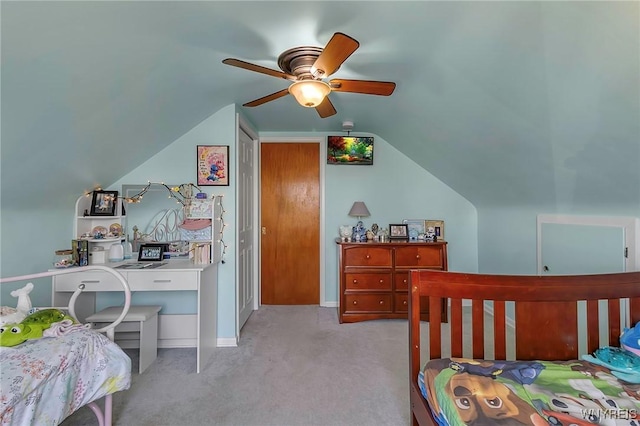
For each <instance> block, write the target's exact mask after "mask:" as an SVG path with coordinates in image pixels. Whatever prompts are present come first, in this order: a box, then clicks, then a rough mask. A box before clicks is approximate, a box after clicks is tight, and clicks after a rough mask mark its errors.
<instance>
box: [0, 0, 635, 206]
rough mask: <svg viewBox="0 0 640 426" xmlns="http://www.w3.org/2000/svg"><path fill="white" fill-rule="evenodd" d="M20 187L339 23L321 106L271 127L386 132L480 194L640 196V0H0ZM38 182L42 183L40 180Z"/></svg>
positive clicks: (86, 178)
mask: <svg viewBox="0 0 640 426" xmlns="http://www.w3.org/2000/svg"><path fill="white" fill-rule="evenodd" d="M0 14H1V19H2V21H1V25H2V27H1V31H2V33H1V36H2V52H1V60H2V70H1V71H2V75H1V108H2V109H1V114H2V115H1V118H2V128H1V137H2V140H1V143H2V145H1V151H0V153H1V174H2V175H1V177H2V179H1V185H2V187H1V189H2V202H3V203H4V205H5V206H6V205H7V204H6V203H11V205H26V204H28V203H29V202H34V203H35V202H38V203H41V202H43V201H46V197H55V192H52V191H51V188H53V187H62V186H64V187H65V188H67V189H68V191H70V192H72V193H74V192H75V193H80V192H81V191H83V190H85V189H89V188H91V187H92V186H93V185H94V184H95V183H102V184H105V183H110V182H113V181H116V180H117V179H118V178H119V177H121V176H122V175H124V174H126V173H127V172H129V171H130V170H131V169H133V168H135V167H136V166H137V165H139V164H140V163H142V162H143V161H145V160H146V159H147V158H149V157H150V156H152V155H153V154H155V153H156V152H158V151H159V150H161V149H163V148H164V147H165V146H167V145H168V144H170V143H171V142H173V141H174V140H175V139H177V138H178V137H179V136H181V135H182V134H184V133H186V132H187V131H188V130H189V129H191V128H192V127H194V126H195V125H197V124H198V123H199V122H200V121H202V120H203V119H205V118H206V117H208V116H209V115H211V114H213V113H215V112H216V111H218V110H219V109H220V108H222V107H224V106H227V105H229V104H233V103H235V104H238V105H241V104H243V103H245V102H248V101H251V100H254V99H256V98H259V97H262V96H264V95H267V94H270V93H273V92H275V91H278V90H280V89H283V88H285V87H286V81H284V80H281V79H277V78H272V77H269V76H266V75H262V74H258V73H252V72H249V71H246V70H242V69H238V68H233V67H229V66H226V65H223V64H222V62H221V61H222V60H223V59H225V58H227V57H235V58H238V59H242V60H245V61H249V62H253V63H256V64H259V65H262V66H266V67H269V68H273V69H277V63H276V58H277V57H278V55H279V54H280V53H281V52H283V51H284V50H286V49H289V48H291V47H294V46H301V45H313V46H324V45H325V44H326V43H327V41H328V40H329V39H330V38H331V35H332V34H333V33H334V32H337V31H340V32H344V33H346V34H349V35H350V36H352V37H354V38H355V39H357V40H358V41H359V42H360V48H359V49H358V50H357V51H356V52H355V53H354V54H353V55H352V56H351V57H350V58H349V59H347V61H346V62H345V63H344V64H343V66H342V67H341V68H340V69H339V70H338V71H337V72H336V73H335V74H334V75H333V76H332V77H336V78H356V79H370V80H385V81H386V80H391V81H395V82H396V83H397V89H396V91H395V93H394V94H393V95H392V96H391V97H388V98H387V97H376V96H366V95H358V94H346V93H333V94H331V99H332V101H333V103H334V105H335V107H336V109H337V110H338V114H336V115H335V116H333V117H330V118H327V119H321V118H319V117H318V115H317V113H316V112H315V111H314V110H313V109H305V108H302V107H300V106H298V105H297V104H296V103H295V101H294V100H293V98H292V97H290V96H287V97H285V98H282V99H278V100H276V101H273V102H270V103H268V104H265V105H262V106H260V107H256V108H244V109H243V111H244V114H245V115H246V116H247V117H248V118H249V120H250V121H251V122H252V123H253V124H254V125H255V126H256V128H257V129H258V130H259V131H276V132H309V131H332V132H339V131H340V130H341V128H342V125H341V123H342V122H343V121H344V120H352V121H354V123H355V128H354V130H355V131H356V132H357V131H361V132H371V133H375V134H378V135H380V136H381V137H383V138H384V139H385V140H387V141H388V142H389V143H391V144H393V145H394V146H396V147H397V148H398V149H399V150H400V151H402V152H404V153H405V154H407V155H408V156H410V157H411V158H412V159H414V160H415V161H416V162H417V163H418V164H420V165H422V166H423V167H425V168H426V169H427V170H429V171H430V172H431V173H433V174H434V175H435V176H437V177H438V178H439V179H441V180H442V181H443V182H445V183H446V184H448V185H449V186H451V187H452V188H453V189H454V190H456V191H458V192H459V193H460V194H462V195H463V196H464V197H466V198H468V199H469V200H470V201H471V202H472V203H474V204H475V205H476V206H479V207H482V206H489V205H545V206H569V207H571V206H574V205H586V206H588V205H590V204H592V203H593V201H594V200H598V201H599V202H601V203H605V204H607V203H609V204H610V203H614V204H626V205H635V206H640V189H638V188H640V185H639V184H640V168H639V167H638V165H639V162H640V124H639V123H640V83H639V78H640V69H639V67H640V59H639V58H640V31H639V27H640V8H639V3H638V2H636V1H629V2H606V1H603V2H575V1H568V2H545V1H542V2H536V1H532V2H507V1H505V2H484V1H472V2H457V1H453V2H448V1H444V2H436V1H416V2H404V1H392V2H361V1H358V2H334V1H304V2H303V1H296V2H272V1H259V2H245V1H232V2H217V1H203V2H186V1H178V2H172V1H162V2H150V1H140V2H133V1H130V2H119V1H114V2H93V1H82V2H75V1H73V2H57V1H47V2H10V1H2V2H1V3H0ZM25 194H26V195H28V196H25Z"/></svg>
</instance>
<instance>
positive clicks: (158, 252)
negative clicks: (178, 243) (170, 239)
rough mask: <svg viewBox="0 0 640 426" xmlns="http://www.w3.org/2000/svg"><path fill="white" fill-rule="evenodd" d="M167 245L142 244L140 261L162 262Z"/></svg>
mask: <svg viewBox="0 0 640 426" xmlns="http://www.w3.org/2000/svg"><path fill="white" fill-rule="evenodd" d="M165 247H166V244H141V245H140V251H139V252H138V261H156V260H162V258H163V256H164V249H165Z"/></svg>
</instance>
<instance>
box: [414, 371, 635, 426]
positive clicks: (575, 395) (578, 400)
mask: <svg viewBox="0 0 640 426" xmlns="http://www.w3.org/2000/svg"><path fill="white" fill-rule="evenodd" d="M418 383H419V386H420V389H421V391H422V394H423V396H424V397H425V398H426V399H427V401H428V403H429V406H430V407H431V410H432V413H433V416H434V418H435V419H436V421H437V422H438V423H439V424H441V425H592V424H607V425H609V424H611V425H614V424H621V425H640V384H636V383H629V382H625V381H623V380H620V379H619V378H617V377H616V376H614V375H613V374H611V371H610V370H609V369H608V368H607V367H605V366H603V365H598V364H595V363H591V362H588V361H585V360H575V361H484V360H471V359H464V358H443V359H435V360H431V361H429V362H427V364H426V365H425V367H424V368H423V370H422V372H421V373H420V377H419V378H418Z"/></svg>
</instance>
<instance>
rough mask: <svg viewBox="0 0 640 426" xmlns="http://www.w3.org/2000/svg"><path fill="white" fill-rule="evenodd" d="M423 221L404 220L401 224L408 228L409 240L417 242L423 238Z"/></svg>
mask: <svg viewBox="0 0 640 426" xmlns="http://www.w3.org/2000/svg"><path fill="white" fill-rule="evenodd" d="M424 222H425V221H424V219H405V220H403V221H402V223H406V224H407V227H408V228H409V239H410V240H417V239H419V238H424Z"/></svg>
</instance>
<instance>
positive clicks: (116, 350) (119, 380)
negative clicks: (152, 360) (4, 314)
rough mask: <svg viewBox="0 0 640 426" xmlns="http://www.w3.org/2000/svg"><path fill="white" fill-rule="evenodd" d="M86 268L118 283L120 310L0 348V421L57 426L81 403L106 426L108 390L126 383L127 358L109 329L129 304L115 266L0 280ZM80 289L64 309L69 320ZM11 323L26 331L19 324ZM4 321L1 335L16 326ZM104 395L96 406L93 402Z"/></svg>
mask: <svg viewBox="0 0 640 426" xmlns="http://www.w3.org/2000/svg"><path fill="white" fill-rule="evenodd" d="M90 270H101V271H106V272H109V273H111V274H113V275H114V276H115V277H116V279H117V280H118V282H119V283H120V284H121V285H122V290H123V292H124V299H125V301H124V308H123V312H122V314H121V315H120V316H119V317H118V318H117V319H116V321H114V322H113V323H112V324H109V325H107V326H105V327H103V328H100V329H90V327H89V326H84V325H82V324H73V323H72V321H71V320H70V319H68V320H65V321H66V322H64V321H63V322H58V323H55V324H53V325H52V326H51V327H50V329H47V330H46V331H47V332H48V333H45V334H44V335H43V337H40V338H35V339H30V340H27V341H24V342H22V343H20V344H17V345H16V346H12V347H4V346H3V347H0V364H1V367H0V424H1V425H57V424H60V423H61V422H62V421H63V420H64V419H65V418H66V417H68V416H69V415H71V414H72V413H73V412H75V411H76V410H78V409H79V408H80V407H82V406H85V405H87V406H88V407H89V408H91V410H93V412H94V414H95V415H96V417H97V420H98V424H99V425H100V426H103V425H105V426H108V425H111V421H112V394H113V393H115V392H118V391H121V390H125V389H128V388H129V386H130V384H131V359H130V358H129V357H128V356H127V355H126V354H125V353H124V352H123V351H122V349H120V347H119V346H118V345H116V344H115V343H114V342H113V334H114V331H113V329H114V327H115V326H116V325H118V324H119V323H120V322H121V321H122V320H123V318H124V317H125V315H126V313H127V311H128V309H129V305H130V302H131V292H130V289H129V285H128V283H127V281H126V280H125V279H124V278H123V276H122V275H121V274H119V273H118V272H117V271H116V270H114V269H111V268H108V267H105V266H87V267H79V268H67V269H58V270H55V271H48V272H43V273H39V274H31V275H22V276H17V277H10V278H2V279H0V283H7V282H15V281H27V280H32V279H36V278H43V277H50V276H53V275H60V274H72V273H77V272H84V271H90ZM83 289H84V285H82V284H81V285H80V286H79V288H78V289H77V290H76V291H75V292H74V293H73V295H72V297H71V300H70V301H69V306H68V312H69V315H70V316H71V317H73V318H76V315H75V306H74V305H75V302H76V300H77V298H78V296H79V295H80V293H82V291H83ZM16 324H18V325H19V326H20V327H22V329H23V331H24V330H25V328H24V326H22V325H21V324H22V323H18V322H16ZM6 325H7V324H5V325H4V326H3V333H4V332H5V331H6V330H8V329H11V328H14V330H17V331H20V330H19V328H20V327H18V328H16V327H11V326H10V327H6ZM54 326H55V327H54ZM102 333H107V336H109V338H107V337H106V336H105V335H104V334H102ZM103 397H104V409H101V408H100V407H99V406H98V404H97V403H96V401H97V400H99V399H101V398H103Z"/></svg>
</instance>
